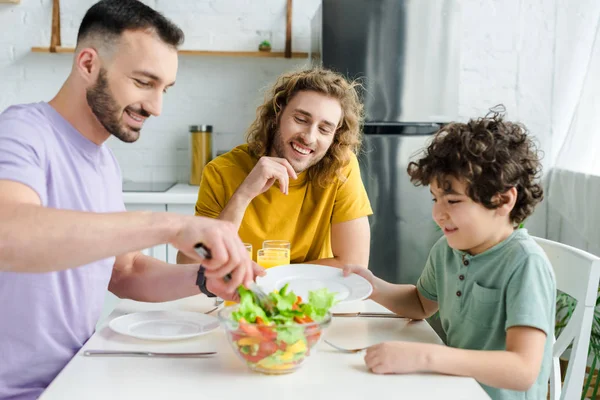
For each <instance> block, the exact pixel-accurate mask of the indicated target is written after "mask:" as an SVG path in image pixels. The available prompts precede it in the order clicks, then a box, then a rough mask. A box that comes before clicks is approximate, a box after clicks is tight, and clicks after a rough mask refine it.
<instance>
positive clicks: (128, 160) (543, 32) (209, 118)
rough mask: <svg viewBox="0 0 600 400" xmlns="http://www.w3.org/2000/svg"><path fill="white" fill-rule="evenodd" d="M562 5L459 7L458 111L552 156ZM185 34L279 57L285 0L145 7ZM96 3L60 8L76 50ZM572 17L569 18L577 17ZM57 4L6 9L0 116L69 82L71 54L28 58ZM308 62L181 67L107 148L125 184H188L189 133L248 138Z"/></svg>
mask: <svg viewBox="0 0 600 400" xmlns="http://www.w3.org/2000/svg"><path fill="white" fill-rule="evenodd" d="M558 1H559V0H521V1H516V0H508V1H491V0H462V1H461V3H462V14H463V15H462V27H463V30H462V55H461V57H462V66H461V72H460V83H461V85H460V93H459V112H460V117H461V118H462V119H466V118H468V117H471V116H480V115H482V114H483V113H485V111H486V110H487V109H488V108H489V107H491V106H493V105H495V104H498V103H504V104H505V105H506V106H507V109H508V116H509V117H510V118H514V119H519V120H522V121H523V122H524V123H526V124H527V125H528V126H529V128H530V129H531V130H532V132H534V134H535V135H537V136H538V137H539V139H540V141H541V144H542V147H543V148H544V149H549V141H550V138H551V118H550V117H551V115H552V76H553V65H554V43H555V21H556V3H557V2H558ZM145 2H146V4H148V5H150V6H152V7H155V8H157V9H158V10H160V11H161V12H163V13H164V14H166V15H167V16H168V17H170V18H172V19H173V20H174V21H175V22H177V23H178V24H180V25H181V27H182V28H183V29H184V31H185V33H186V36H187V40H186V44H185V46H184V47H185V48H197V49H213V50H254V49H255V48H256V45H257V43H258V42H260V41H261V40H263V39H271V41H272V44H273V47H274V49H276V50H282V49H283V47H284V37H285V22H284V21H285V18H284V16H285V1H284V0H146V1H145ZM93 3H94V1H92V0H62V1H61V5H62V40H63V44H64V45H66V46H69V45H73V44H74V42H75V36H76V32H77V28H78V25H79V22H80V20H81V18H82V16H83V14H84V13H85V11H86V9H87V8H88V7H89V6H90V5H91V4H93ZM318 4H319V0H297V1H295V2H294V7H295V8H294V18H293V34H294V37H293V45H294V49H295V50H298V51H306V50H307V49H308V43H309V21H310V17H311V16H312V14H313V13H314V11H315V9H316V8H317V6H318ZM577 17H578V16H577V15H574V16H573V18H577ZM50 18H51V1H50V0H21V4H18V5H8V4H0V32H1V35H0V110H3V109H4V108H6V107H7V106H9V105H10V104H14V103H21V102H33V101H39V100H49V99H50V98H51V97H52V96H53V95H54V93H55V92H56V91H57V90H58V89H59V87H60V85H61V83H62V81H63V80H64V79H65V78H66V76H67V74H68V72H69V69H70V65H71V58H72V55H70V54H33V53H31V52H30V51H29V49H30V47H31V46H45V45H47V44H48V43H49V38H50ZM303 64H304V61H303V60H284V59H252V58H248V59H243V58H226V57H190V56H187V57H186V56H182V57H181V58H180V69H179V74H178V79H177V80H178V84H177V85H176V86H175V87H174V88H173V90H171V91H170V92H169V94H168V95H167V96H166V99H165V101H164V110H163V115H162V116H161V117H160V118H158V119H151V120H150V121H149V122H148V123H147V126H146V127H145V129H144V131H143V134H142V136H141V139H140V140H139V141H138V142H137V143H135V144H124V143H119V142H118V141H111V142H110V145H111V147H113V148H114V150H115V152H116V154H117V157H118V158H119V160H120V162H121V164H122V167H123V172H124V177H125V178H127V179H135V180H142V179H152V180H172V179H178V180H181V181H185V180H187V177H188V169H189V168H188V165H189V160H188V156H187V151H188V150H187V149H188V140H189V136H188V133H187V126H188V125H190V124H203V123H209V124H212V125H213V126H214V127H215V130H216V132H218V134H220V135H221V136H220V137H219V138H218V141H220V144H221V146H222V147H231V146H234V145H236V144H238V143H241V142H242V141H243V132H244V131H245V129H246V128H247V126H248V124H249V123H250V122H251V121H252V119H253V118H254V113H255V108H256V106H257V105H258V104H259V103H260V100H261V99H262V90H261V89H262V88H264V87H265V86H266V85H268V84H270V83H271V82H272V81H273V79H274V78H275V77H276V76H277V75H279V74H280V73H282V72H284V71H286V70H288V69H292V68H296V67H299V66H302V65H303Z"/></svg>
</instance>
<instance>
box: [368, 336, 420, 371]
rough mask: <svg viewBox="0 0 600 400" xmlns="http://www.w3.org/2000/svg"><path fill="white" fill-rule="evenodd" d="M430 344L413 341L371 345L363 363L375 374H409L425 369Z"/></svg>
mask: <svg viewBox="0 0 600 400" xmlns="http://www.w3.org/2000/svg"><path fill="white" fill-rule="evenodd" d="M430 348H431V345H430V344H427V343H414V342H384V343H379V344H376V345H374V346H371V347H369V348H368V349H367V354H366V355H365V364H366V365H367V368H369V369H370V370H371V371H372V372H373V373H376V374H410V373H413V372H422V371H427V352H428V351H429V350H430Z"/></svg>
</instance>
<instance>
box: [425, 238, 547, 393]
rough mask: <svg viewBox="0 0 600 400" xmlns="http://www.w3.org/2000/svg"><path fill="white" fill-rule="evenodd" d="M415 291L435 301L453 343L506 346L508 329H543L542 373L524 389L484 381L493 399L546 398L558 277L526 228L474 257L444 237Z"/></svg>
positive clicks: (487, 347) (492, 347) (471, 346)
mask: <svg viewBox="0 0 600 400" xmlns="http://www.w3.org/2000/svg"><path fill="white" fill-rule="evenodd" d="M417 288H418V290H419V292H420V293H421V294H422V295H423V296H424V297H426V298H428V299H429V300H432V301H436V302H438V304H439V316H440V320H441V323H442V327H443V329H444V332H445V333H446V336H447V344H448V346H451V347H456V348H460V349H470V350H505V349H506V330H507V329H508V328H510V327H512V326H531V327H534V328H537V329H540V330H542V331H544V332H545V333H546V346H545V349H544V360H543V364H542V368H541V370H540V375H539V376H538V379H537V380H536V382H535V384H534V385H533V386H532V387H531V388H530V389H529V390H528V391H527V392H517V391H513V390H506V389H497V388H493V387H490V386H486V385H483V384H482V387H483V388H484V389H485V391H486V392H487V393H488V394H489V395H490V396H491V397H492V399H495V400H500V399H502V400H508V399H510V400H513V399H515V400H516V399H536V400H538V399H545V398H546V393H547V390H548V379H549V377H550V367H551V362H552V342H553V337H554V319H555V313H556V311H555V309H556V281H555V278H554V271H553V270H552V266H551V264H550V261H548V258H547V257H546V254H545V253H544V251H543V250H542V248H541V247H540V246H539V245H538V244H537V243H536V242H535V240H534V239H533V238H532V237H531V236H530V235H529V234H528V233H527V230H526V229H517V230H515V231H514V232H513V233H512V234H511V235H510V236H509V237H508V238H507V239H505V240H504V241H502V242H501V243H499V244H497V245H496V246H494V247H492V248H490V249H489V250H486V251H485V252H483V253H481V254H477V255H475V256H472V255H470V254H468V253H466V252H464V251H459V250H455V249H452V248H451V247H450V246H448V242H447V241H446V238H445V237H442V238H441V239H440V240H438V241H437V243H436V244H435V245H434V246H433V248H432V249H431V252H430V253H429V258H428V260H427V263H426V265H425V269H424V270H423V273H422V274H421V277H420V278H419V281H418V282H417Z"/></svg>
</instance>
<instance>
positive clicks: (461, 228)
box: [430, 177, 514, 255]
mask: <svg viewBox="0 0 600 400" xmlns="http://www.w3.org/2000/svg"><path fill="white" fill-rule="evenodd" d="M442 183H443V184H444V183H445V185H442V186H443V187H440V186H439V185H438V182H437V179H433V181H432V182H431V185H430V191H431V194H432V196H433V212H432V215H433V219H434V220H435V222H436V223H437V224H438V225H439V227H440V228H441V229H442V231H443V232H444V235H445V236H446V239H447V240H448V245H449V246H450V247H452V248H453V249H457V250H462V251H466V252H468V253H469V254H472V255H475V254H479V253H483V252H484V251H486V250H488V249H489V248H491V247H493V246H495V245H496V244H498V243H500V242H501V241H502V240H504V239H506V238H507V237H508V236H510V234H511V233H512V232H513V231H514V228H513V226H512V224H511V222H510V219H509V216H508V215H507V212H506V211H507V210H506V207H501V208H497V209H493V210H490V209H488V208H485V207H484V206H483V205H481V204H480V203H477V202H475V201H473V199H471V198H470V197H469V196H468V195H467V194H466V192H467V186H466V184H465V182H463V181H461V180H458V179H456V178H453V177H446V178H444V179H443V180H442Z"/></svg>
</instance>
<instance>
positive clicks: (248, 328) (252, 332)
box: [240, 320, 262, 337]
mask: <svg viewBox="0 0 600 400" xmlns="http://www.w3.org/2000/svg"><path fill="white" fill-rule="evenodd" d="M240 321H241V320H240ZM240 330H241V331H242V332H244V334H245V335H246V336H254V337H260V336H262V334H261V333H260V331H259V330H258V327H256V326H254V325H250V324H248V323H241V322H240Z"/></svg>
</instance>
